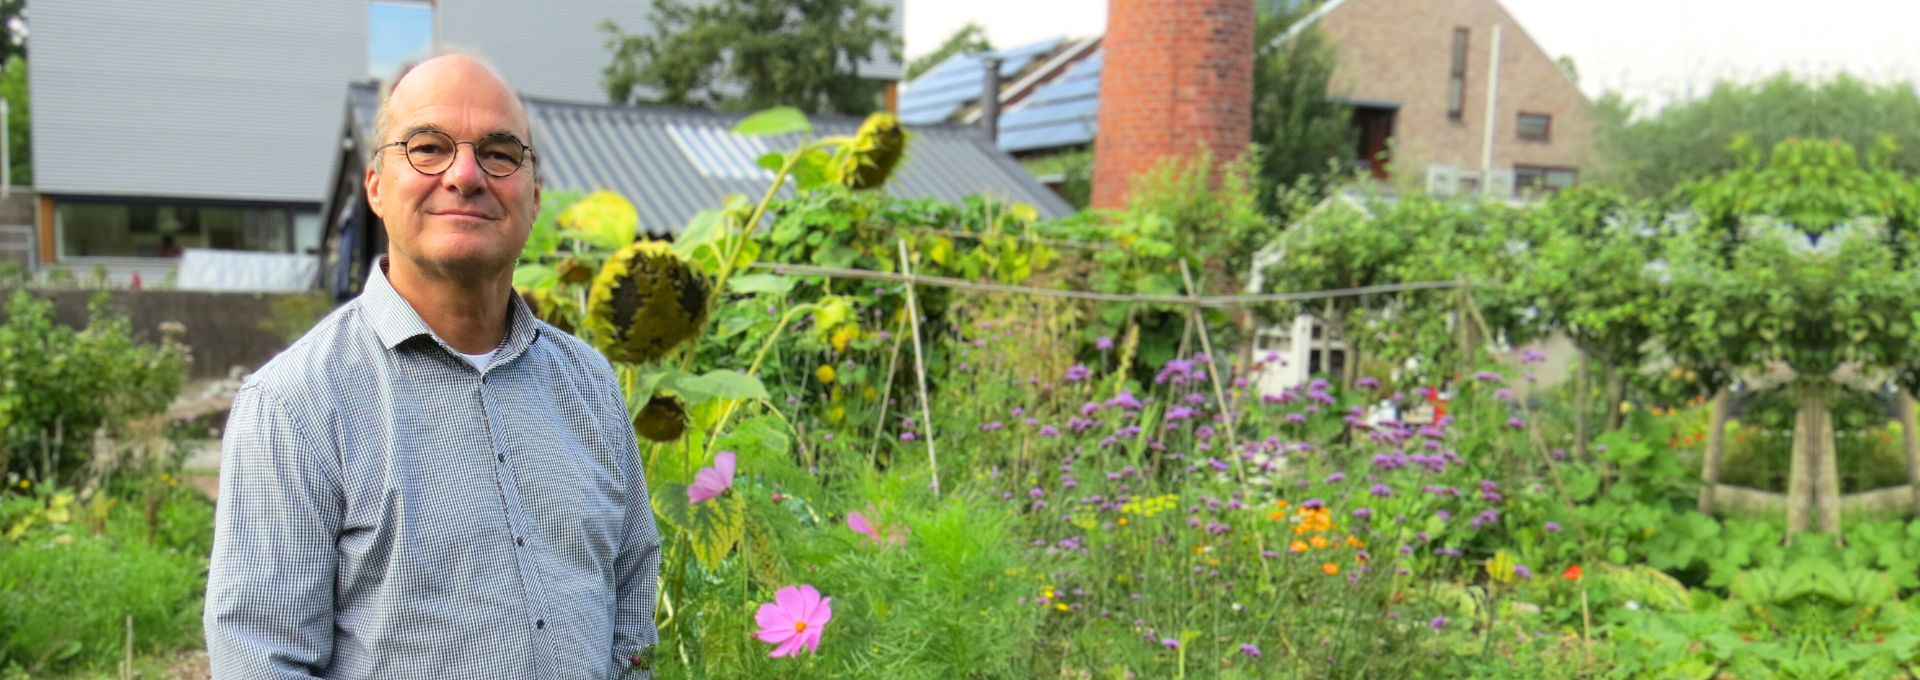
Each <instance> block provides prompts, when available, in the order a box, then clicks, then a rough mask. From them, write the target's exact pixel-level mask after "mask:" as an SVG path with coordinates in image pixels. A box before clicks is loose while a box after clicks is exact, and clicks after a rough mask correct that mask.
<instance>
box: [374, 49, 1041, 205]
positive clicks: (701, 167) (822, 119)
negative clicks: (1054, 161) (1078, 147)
mask: <svg viewBox="0 0 1920 680" xmlns="http://www.w3.org/2000/svg"><path fill="white" fill-rule="evenodd" d="M378 101H379V100H378V97H377V95H376V94H375V91H374V89H373V88H372V87H371V86H369V85H359V86H355V87H354V89H353V93H352V96H351V97H350V100H349V107H348V108H349V110H351V111H352V112H353V115H354V117H355V119H356V120H355V130H354V132H355V133H356V134H357V135H359V139H360V140H361V141H360V142H358V143H357V146H359V147H360V148H366V147H367V146H368V144H367V143H366V140H368V139H370V138H371V135H372V133H371V131H370V128H371V126H372V124H373V116H374V112H375V109H376V107H377V105H378ZM527 108H528V113H529V115H531V116H532V117H533V135H534V140H533V146H534V147H535V149H537V151H536V153H538V154H539V158H540V164H541V165H540V173H541V180H542V181H543V182H544V185H545V186H546V187H547V188H550V189H562V190H570V191H592V190H595V189H603V188H604V189H609V190H612V191H614V192H616V193H619V194H620V195H622V196H625V197H626V198H627V199H628V200H630V201H633V204H634V207H635V208H638V209H639V211H640V226H641V228H642V229H644V230H646V231H647V232H649V233H654V234H669V233H675V232H678V231H679V230H680V229H681V227H683V226H685V225H686V223H687V220H689V219H692V217H693V216H694V215H695V214H697V213H699V212H700V211H701V210H705V209H708V208H714V207H718V206H719V205H720V203H721V201H722V200H724V199H725V198H726V196H727V194H729V193H741V194H745V195H747V196H752V197H756V198H757V197H758V196H759V195H760V193H761V192H763V191H765V190H766V187H767V185H766V182H767V177H768V174H767V173H766V172H765V171H764V170H762V169H760V168H758V167H756V166H754V164H753V162H754V160H756V159H758V158H759V156H760V155H761V154H762V153H764V152H765V150H769V149H771V150H783V149H787V148H791V147H792V146H794V145H795V144H797V143H798V141H799V139H798V138H797V137H788V138H780V137H775V138H753V137H740V136H736V135H733V134H731V133H728V132H726V131H727V130H729V129H732V127H733V125H734V124H735V123H737V122H739V121H740V119H742V118H745V117H746V116H747V115H748V114H747V113H746V112H725V111H706V110H700V109H685V108H676V107H666V106H613V105H606V104H580V103H574V102H560V101H553V100H546V99H529V100H528V101H527ZM812 120H813V124H814V127H815V130H816V134H818V135H821V136H825V135H848V134H853V133H854V131H855V130H857V129H858V128H859V126H860V123H861V119H858V118H849V117H840V116H815V117H812ZM907 129H908V132H909V133H910V134H911V135H913V137H912V141H911V142H910V143H909V145H908V147H907V157H906V159H905V160H903V161H901V164H900V167H899V169H898V170H896V171H895V174H894V176H893V179H891V180H889V181H888V182H887V187H886V188H885V189H883V191H888V192H891V193H893V194H894V195H896V196H902V197H908V198H937V199H941V200H945V201H953V202H958V201H961V200H964V199H965V198H966V197H967V196H971V195H974V194H983V193H984V194H990V195H993V196H995V197H998V198H1003V199H1007V200H1012V201H1017V202H1020V203H1026V204H1030V205H1032V206H1034V208H1035V209H1036V210H1038V211H1039V213H1040V215H1041V216H1043V217H1065V216H1067V215H1071V214H1073V212H1074V210H1073V207H1072V206H1070V205H1068V204H1067V203H1066V201H1064V200H1061V198H1060V197H1059V196H1058V195H1056V194H1054V193H1053V191H1052V190H1051V189H1048V188H1046V186H1044V185H1042V184H1040V183H1039V182H1038V181H1036V180H1034V179H1033V176H1032V175H1030V174H1028V173H1027V171H1026V169H1025V168H1022V167H1020V164H1019V163H1017V162H1015V161H1014V160H1013V158H1012V157H1011V156H1008V155H1007V154H1006V153H1005V152H1002V151H999V150H997V149H994V148H993V146H992V145H991V144H989V143H988V141H987V139H986V138H985V136H983V135H982V134H981V132H980V130H979V129H978V128H974V127H968V126H960V125H921V126H908V128H907Z"/></svg>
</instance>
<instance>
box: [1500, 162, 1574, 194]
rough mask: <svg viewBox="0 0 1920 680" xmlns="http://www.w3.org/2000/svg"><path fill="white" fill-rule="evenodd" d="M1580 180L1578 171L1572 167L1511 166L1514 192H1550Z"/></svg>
mask: <svg viewBox="0 0 1920 680" xmlns="http://www.w3.org/2000/svg"><path fill="white" fill-rule="evenodd" d="M1579 182H1580V171H1579V170H1575V169H1573V168H1549V167H1542V166H1538V165H1516V166H1513V188H1514V190H1515V191H1516V192H1521V193H1525V192H1529V191H1531V192H1536V193H1551V192H1555V191H1559V190H1561V189H1565V188H1568V187H1571V186H1573V185H1575V184H1578V183H1579Z"/></svg>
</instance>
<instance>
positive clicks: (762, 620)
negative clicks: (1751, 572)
mask: <svg viewBox="0 0 1920 680" xmlns="http://www.w3.org/2000/svg"><path fill="white" fill-rule="evenodd" d="M798 620H799V619H797V618H795V617H794V614H793V612H790V611H787V610H785V609H781V608H780V607H779V606H778V605H775V604H773V603H771V602H768V603H766V604H762V605H760V611H759V612H758V613H755V614H754V615H753V622H754V623H756V624H759V625H760V627H761V628H763V629H765V630H766V631H786V632H787V633H792V632H793V623H794V622H795V621H798ZM763 632H764V631H763ZM780 639H782V640H785V639H786V638H785V637H782V638H780ZM768 642H773V640H768Z"/></svg>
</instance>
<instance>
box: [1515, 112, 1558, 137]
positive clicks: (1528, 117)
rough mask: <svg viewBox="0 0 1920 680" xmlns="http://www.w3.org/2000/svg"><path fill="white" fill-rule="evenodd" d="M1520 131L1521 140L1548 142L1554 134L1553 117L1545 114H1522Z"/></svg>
mask: <svg viewBox="0 0 1920 680" xmlns="http://www.w3.org/2000/svg"><path fill="white" fill-rule="evenodd" d="M1518 129H1519V131H1520V138H1521V139H1531V140H1534V141H1539V142H1544V141H1547V140H1548V134H1549V133H1551V132H1553V116H1549V115H1547V114H1544V113H1523V114H1520V124H1519V126H1518Z"/></svg>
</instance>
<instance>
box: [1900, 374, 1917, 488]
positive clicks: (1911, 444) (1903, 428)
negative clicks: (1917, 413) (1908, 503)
mask: <svg viewBox="0 0 1920 680" xmlns="http://www.w3.org/2000/svg"><path fill="white" fill-rule="evenodd" d="M1914 421H1915V417H1914V408H1913V393H1911V392H1908V391H1907V390H1906V388H1901V389H1900V436H1901V439H1902V440H1903V441H1902V442H1901V443H1902V444H1903V446H1902V448H1904V449H1906V453H1907V485H1908V486H1910V487H1912V488H1913V514H1914V515H1915V516H1917V517H1920V432H1915V431H1914V428H1915V426H1916V424H1915V422H1914Z"/></svg>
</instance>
